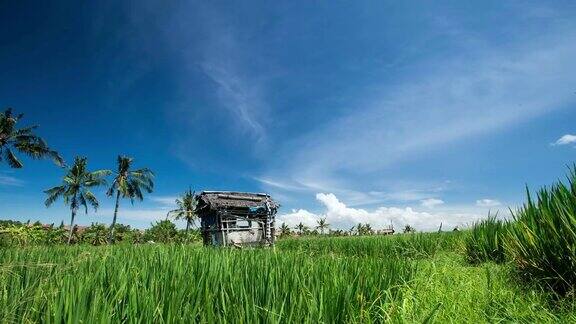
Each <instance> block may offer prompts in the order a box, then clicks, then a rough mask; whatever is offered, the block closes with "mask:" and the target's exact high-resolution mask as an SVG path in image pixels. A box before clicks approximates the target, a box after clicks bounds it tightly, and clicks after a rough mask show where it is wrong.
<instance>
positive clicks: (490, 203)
mask: <svg viewBox="0 0 576 324" xmlns="http://www.w3.org/2000/svg"><path fill="white" fill-rule="evenodd" d="M500 205H502V203H500V202H499V201H498V200H495V199H479V200H476V206H479V207H496V206H500Z"/></svg>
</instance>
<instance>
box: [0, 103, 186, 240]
mask: <svg viewBox="0 0 576 324" xmlns="http://www.w3.org/2000/svg"><path fill="white" fill-rule="evenodd" d="M23 117H24V115H23V114H18V115H15V114H14V113H13V112H12V108H7V109H6V110H5V111H4V112H0V163H2V162H6V163H7V164H8V166H9V167H11V168H15V169H21V168H22V167H24V163H22V161H21V159H20V158H19V157H18V154H20V155H24V156H27V157H29V158H32V159H51V160H52V161H53V162H54V163H55V164H56V165H57V166H59V167H61V168H63V169H64V170H65V171H64V175H63V177H62V180H61V182H60V184H58V185H57V186H54V187H52V188H49V189H47V190H45V191H44V193H45V194H46V200H45V202H44V204H45V205H46V207H50V206H52V205H53V204H54V203H55V202H56V201H58V200H60V199H61V200H62V201H63V203H64V204H65V205H66V206H68V207H69V208H70V225H69V226H68V236H67V243H72V239H73V235H74V228H75V226H74V221H75V219H76V216H77V214H78V212H80V211H84V212H85V213H86V214H88V210H89V208H90V207H91V208H93V209H94V211H97V210H98V207H99V206H100V202H99V201H98V199H97V198H96V195H95V194H94V190H95V189H96V188H98V187H104V186H107V190H106V196H108V197H110V198H113V199H114V200H115V205H114V206H115V207H114V214H113V217H112V223H111V225H110V226H109V227H108V228H107V230H106V231H107V238H106V241H107V243H108V244H111V243H114V241H115V240H116V233H115V232H116V231H117V230H118V229H119V228H120V229H121V228H123V227H122V226H117V225H118V224H117V218H118V210H119V208H120V202H121V200H122V199H127V200H129V201H130V202H131V203H132V204H134V202H135V201H142V200H143V199H144V194H145V193H152V191H153V190H154V173H153V172H152V170H150V169H149V168H134V167H133V162H134V159H133V158H131V157H128V156H123V155H119V156H118V157H117V160H116V168H115V170H114V171H113V170H107V169H106V170H90V169H89V167H88V159H87V158H86V157H81V156H77V157H75V158H74V162H73V163H72V165H71V166H68V165H67V164H66V162H65V161H64V159H63V158H62V156H61V155H60V154H59V153H58V152H57V151H56V150H53V149H52V148H50V146H49V145H48V144H47V142H46V141H45V140H44V139H43V138H42V137H40V136H38V135H37V134H36V133H35V131H36V130H37V129H38V126H37V125H33V126H24V127H22V126H21V121H22V118H23ZM110 177H111V179H110V180H111V181H110V184H109V185H108V183H109V182H108V180H109V179H108V178H110ZM176 204H177V206H178V208H177V209H175V210H172V211H170V213H172V214H173V216H174V218H176V219H184V220H186V222H187V226H186V231H185V233H186V234H188V232H189V230H190V226H191V224H193V223H194V217H195V215H194V213H193V210H194V194H193V192H192V191H188V192H186V193H184V195H183V196H182V197H181V198H179V199H177V200H176ZM102 226H104V225H103V224H100V225H98V228H99V229H101V227H102ZM99 232H101V231H100V230H99Z"/></svg>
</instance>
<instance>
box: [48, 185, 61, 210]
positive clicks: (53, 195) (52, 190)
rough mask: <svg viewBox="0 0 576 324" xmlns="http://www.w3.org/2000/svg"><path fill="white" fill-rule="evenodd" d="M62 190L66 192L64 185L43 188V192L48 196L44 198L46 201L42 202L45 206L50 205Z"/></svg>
mask: <svg viewBox="0 0 576 324" xmlns="http://www.w3.org/2000/svg"><path fill="white" fill-rule="evenodd" d="M64 192H66V187H64V186H57V187H53V188H50V189H48V190H45V191H44V193H46V194H47V195H48V198H46V201H45V202H44V204H45V205H46V207H50V205H52V204H53V203H54V202H55V201H56V200H57V199H58V198H59V197H60V196H62V195H63V194H64Z"/></svg>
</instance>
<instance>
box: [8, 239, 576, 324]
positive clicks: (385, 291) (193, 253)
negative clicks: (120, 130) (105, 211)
mask: <svg viewBox="0 0 576 324" xmlns="http://www.w3.org/2000/svg"><path fill="white" fill-rule="evenodd" d="M466 235H468V233H443V234H437V233H435V234H408V235H397V236H393V237H340V238H302V239H287V240H281V241H280V242H279V243H278V244H277V247H276V248H275V249H274V250H272V249H267V250H220V249H213V248H204V247H201V246H198V245H162V244H155V245H134V246H110V247H109V246H104V247H90V246H51V247H28V248H8V249H3V250H0V318H2V319H3V320H4V321H5V322H46V323H56V322H57V323H61V322H80V321H82V322H85V323H102V322H110V321H112V322H155V323H163V322H205V323H214V322H239V323H258V322H268V323H277V322H281V323H288V322H298V323H301V322H310V323H312V322H313V323H322V322H324V323H332V322H363V323H370V322H381V321H384V320H394V321H408V322H425V321H437V322H444V321H447V320H451V321H466V322H478V321H506V320H512V319H515V320H524V321H541V322H542V321H545V322H550V321H566V320H576V316H575V315H574V314H575V313H574V312H573V308H572V304H571V303H567V302H564V303H562V304H561V305H558V304H555V305H554V306H550V305H549V303H548V302H547V298H546V295H545V293H543V292H541V291H537V290H534V289H532V290H526V288H521V287H520V286H519V285H517V284H514V283H513V282H510V281H509V280H508V279H507V278H508V276H507V272H508V271H509V268H507V266H506V265H496V264H494V263H487V264H484V265H481V266H471V265H468V264H467V263H466V262H465V254H464V253H463V252H462V251H463V250H462V249H463V246H464V237H465V236H466Z"/></svg>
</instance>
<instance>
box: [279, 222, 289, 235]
mask: <svg viewBox="0 0 576 324" xmlns="http://www.w3.org/2000/svg"><path fill="white" fill-rule="evenodd" d="M289 235H290V227H289V226H288V225H286V223H282V225H281V226H280V236H281V237H285V236H289Z"/></svg>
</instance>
